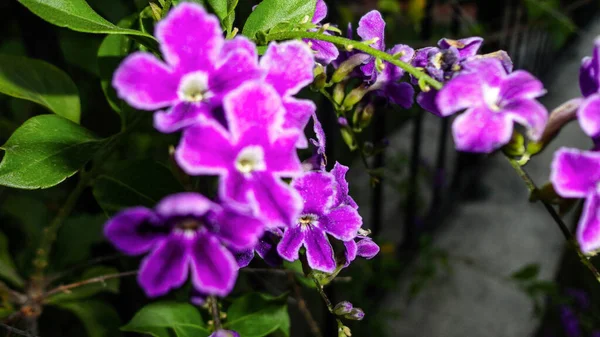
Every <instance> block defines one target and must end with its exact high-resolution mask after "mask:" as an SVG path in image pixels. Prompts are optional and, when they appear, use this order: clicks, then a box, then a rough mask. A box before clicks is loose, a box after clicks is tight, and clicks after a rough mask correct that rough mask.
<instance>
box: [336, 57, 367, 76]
mask: <svg viewBox="0 0 600 337" xmlns="http://www.w3.org/2000/svg"><path fill="white" fill-rule="evenodd" d="M369 57H370V56H369V55H368V54H354V55H352V56H350V57H349V58H348V59H347V60H346V61H344V62H342V63H341V64H340V66H339V67H338V68H337V69H336V70H335V72H333V75H332V76H331V82H332V83H339V82H341V81H343V80H344V79H345V78H346V76H348V75H349V74H350V73H351V72H352V71H353V70H354V68H356V67H358V66H359V65H361V64H363V63H364V62H366V61H367V60H368V59H369Z"/></svg>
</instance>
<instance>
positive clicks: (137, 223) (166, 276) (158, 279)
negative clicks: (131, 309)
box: [104, 193, 263, 297]
mask: <svg viewBox="0 0 600 337" xmlns="http://www.w3.org/2000/svg"><path fill="white" fill-rule="evenodd" d="M262 232H263V225H262V223H261V222H260V221H258V220H257V219H255V218H253V217H251V216H249V215H248V214H246V213H245V212H242V211H241V210H240V209H238V208H233V207H232V206H230V205H225V206H220V205H218V204H215V203H213V202H212V201H210V200H208V199H206V198H205V197H204V196H202V195H200V194H197V193H180V194H174V195H171V196H168V197H166V198H164V199H163V200H161V201H160V202H159V203H158V204H157V205H156V207H155V209H154V210H151V209H147V208H145V207H134V208H129V209H126V210H124V211H122V212H120V213H118V214H117V215H116V216H115V217H113V218H112V219H111V220H109V221H108V223H107V224H106V227H105V228H104V234H105V235H106V237H107V238H108V239H109V240H110V241H111V242H112V243H113V244H114V245H115V246H116V247H117V249H119V250H120V251H122V252H123V253H125V254H128V255H140V254H144V253H148V252H149V254H148V255H147V256H146V257H145V258H144V259H143V260H142V264H141V266H140V272H139V274H138V282H139V283H140V285H141V286H142V288H143V289H144V290H145V292H146V294H147V295H148V296H150V297H156V296H160V295H164V294H166V293H167V292H168V291H169V290H170V289H173V288H178V287H180V286H181V285H183V283H184V282H185V281H186V280H187V278H188V270H191V277H192V284H193V285H194V287H195V288H196V290H197V291H199V292H201V293H203V294H208V295H219V296H225V295H227V294H228V293H229V292H230V291H231V289H232V288H233V286H234V284H235V280H236V278H237V271H238V267H237V264H236V262H235V258H234V257H233V255H232V254H231V253H230V252H229V250H228V249H227V247H233V248H236V249H244V248H248V247H252V246H254V245H255V244H256V242H257V241H258V238H259V237H260V235H261V234H262Z"/></svg>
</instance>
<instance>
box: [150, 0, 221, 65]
mask: <svg viewBox="0 0 600 337" xmlns="http://www.w3.org/2000/svg"><path fill="white" fill-rule="evenodd" d="M155 32H156V34H155V35H156V38H157V39H158V41H159V42H160V49H161V51H162V54H163V56H164V58H165V60H166V61H167V63H168V64H169V65H171V66H172V67H173V68H174V69H176V70H178V71H183V72H192V71H196V70H210V69H212V67H213V64H214V63H215V61H217V59H218V57H219V54H220V52H221V48H222V46H223V44H224V41H225V39H224V38H223V32H222V31H221V24H220V23H219V20H218V19H217V17H216V16H214V15H211V14H208V13H206V11H205V10H204V8H203V7H202V6H200V5H198V4H193V3H189V2H184V3H181V4H179V5H178V6H176V7H175V8H173V10H171V11H170V12H169V14H168V15H167V16H166V17H165V18H164V19H163V20H161V21H160V22H159V23H158V24H157V25H156V29H155Z"/></svg>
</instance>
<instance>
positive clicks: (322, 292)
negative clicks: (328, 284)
mask: <svg viewBox="0 0 600 337" xmlns="http://www.w3.org/2000/svg"><path fill="white" fill-rule="evenodd" d="M312 279H313V282H314V283H315V285H316V286H317V291H318V292H319V295H321V298H322V299H323V302H325V305H326V306H327V310H329V312H330V313H331V314H332V315H334V316H335V320H336V322H337V324H338V329H342V328H343V327H344V324H343V323H342V321H341V320H340V319H339V317H337V315H336V314H334V313H333V305H332V304H331V301H330V300H329V297H327V294H326V293H325V290H323V285H322V284H321V282H319V280H317V278H316V277H314V276H313V277H312Z"/></svg>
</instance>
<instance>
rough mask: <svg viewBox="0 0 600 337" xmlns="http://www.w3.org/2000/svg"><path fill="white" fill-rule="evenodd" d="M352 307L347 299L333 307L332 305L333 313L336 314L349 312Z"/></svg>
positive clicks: (340, 314) (341, 314)
mask: <svg viewBox="0 0 600 337" xmlns="http://www.w3.org/2000/svg"><path fill="white" fill-rule="evenodd" d="M353 308H354V306H353V305H352V303H350V302H348V301H342V302H340V303H338V304H336V305H335V307H333V313H334V314H336V315H338V316H344V315H346V314H349V313H350V312H351V311H352V309H353Z"/></svg>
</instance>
